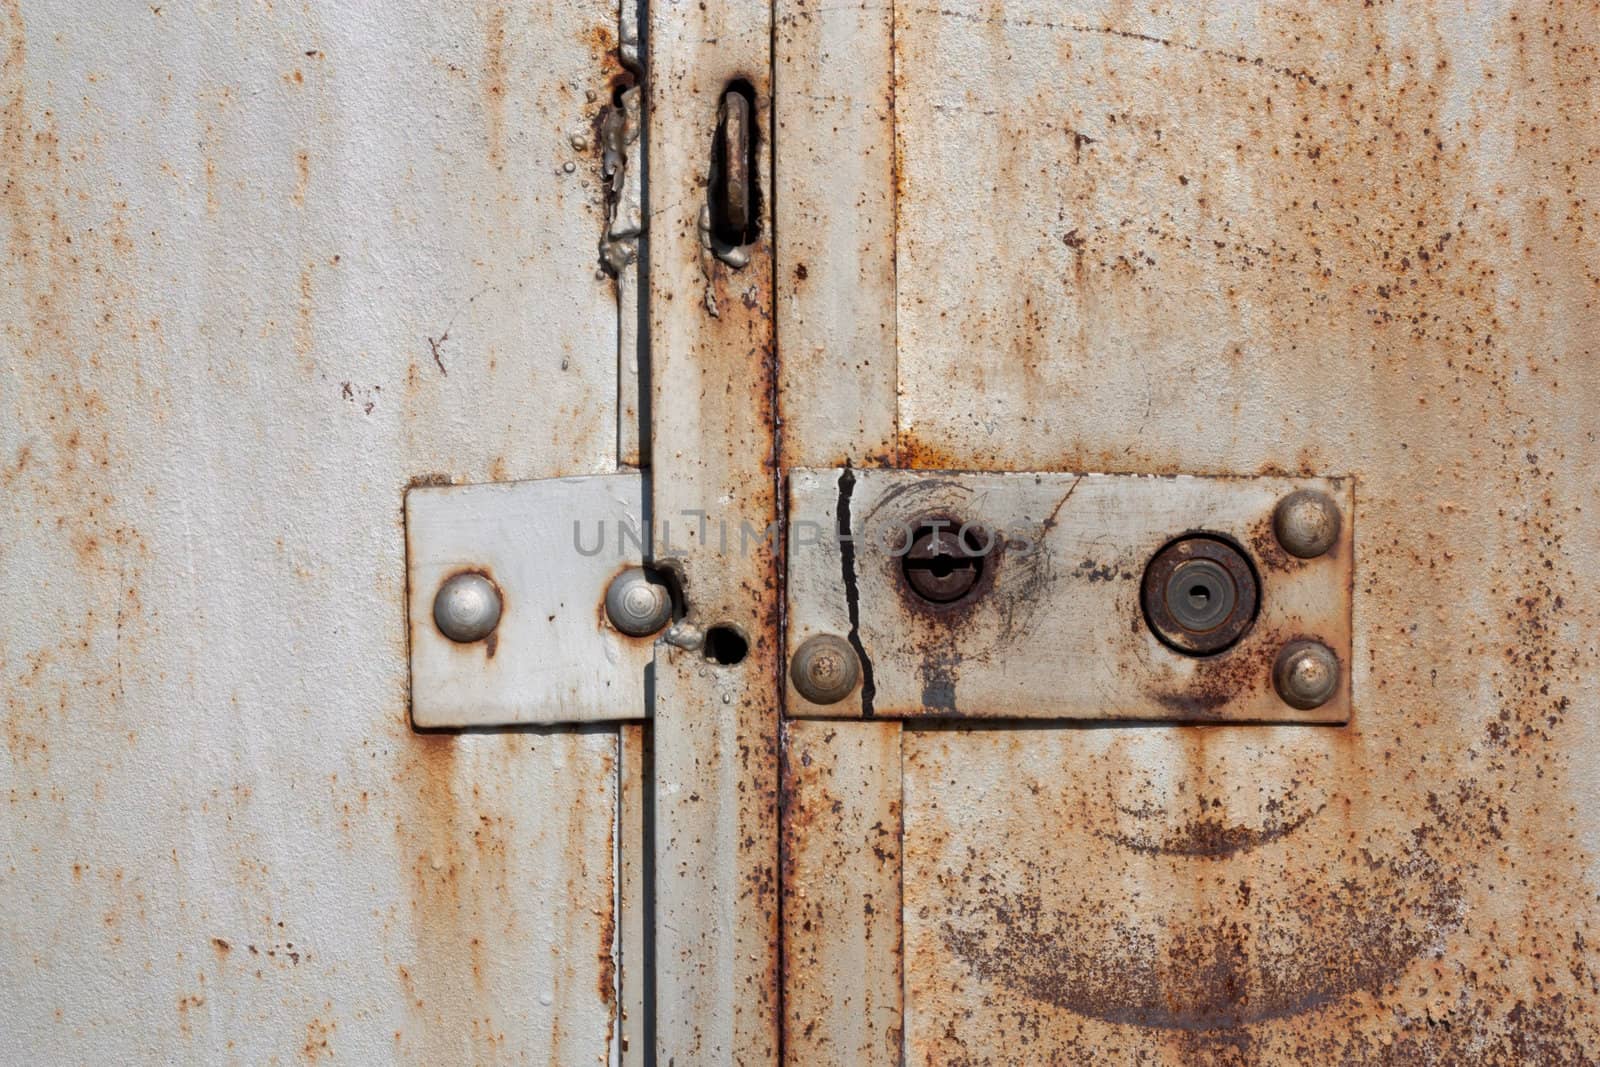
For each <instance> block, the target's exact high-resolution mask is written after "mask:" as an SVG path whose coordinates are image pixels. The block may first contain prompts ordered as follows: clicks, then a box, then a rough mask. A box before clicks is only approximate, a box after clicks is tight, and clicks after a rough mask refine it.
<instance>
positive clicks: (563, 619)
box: [405, 471, 653, 729]
mask: <svg viewBox="0 0 1600 1067" xmlns="http://www.w3.org/2000/svg"><path fill="white" fill-rule="evenodd" d="M643 492H644V489H643V480H642V477H641V475H640V474H639V473H638V472H637V471H630V472H623V473H618V474H604V475H594V476H590V477H582V478H554V479H548V480H543V481H527V482H507V483H503V484H493V485H452V486H426V487H419V488H414V489H412V490H410V491H409V492H407V493H406V502H405V509H406V582H407V612H408V619H409V627H410V636H411V718H412V722H413V723H414V724H415V725H416V726H418V727H420V728H424V729H426V728H435V727H438V728H443V727H483V726H507V725H516V724H522V723H582V722H601V721H614V720H619V719H642V718H644V717H646V714H647V701H646V693H645V671H646V669H647V668H648V666H649V664H650V662H651V658H652V656H653V651H652V648H651V644H652V640H653V639H652V637H649V636H646V637H631V636H629V635H627V634H624V633H622V632H621V631H619V630H618V629H617V628H616V627H614V626H613V625H611V623H610V621H609V619H608V618H607V616H606V610H605V596H606V590H607V589H608V588H609V586H610V583H611V581H612V579H613V578H614V577H616V576H617V575H618V574H620V573H622V572H623V571H625V570H627V569H628V568H629V567H636V566H638V565H639V564H640V563H641V561H642V559H643V555H644V551H645V550H646V549H647V548H648V545H649V541H648V530H646V529H645V528H644V527H643V526H642V525H641V513H642V511H643ZM467 572H475V573H478V574H482V575H483V576H485V577H486V578H488V579H489V580H490V581H491V582H492V583H494V585H495V587H496V588H497V589H498V590H499V593H500V596H501V598H502V608H501V615H500V618H499V622H498V625H496V626H495V628H494V630H493V632H491V633H490V634H489V635H488V636H487V637H485V638H484V639H482V640H478V641H472V642H467V643H458V642H456V641H452V640H450V639H449V638H448V637H446V636H444V634H443V633H441V632H440V630H439V627H438V626H437V625H436V623H435V620H434V601H435V598H436V597H437V595H438V593H439V590H440V589H441V588H442V587H443V585H444V583H445V582H446V581H447V580H448V579H450V578H451V577H452V576H453V575H456V574H461V573H467Z"/></svg>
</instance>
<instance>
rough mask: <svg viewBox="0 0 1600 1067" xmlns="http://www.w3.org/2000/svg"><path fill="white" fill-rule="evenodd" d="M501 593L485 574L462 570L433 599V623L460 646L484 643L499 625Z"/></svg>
mask: <svg viewBox="0 0 1600 1067" xmlns="http://www.w3.org/2000/svg"><path fill="white" fill-rule="evenodd" d="M500 609H501V600H500V590H499V589H497V588H496V587H495V584H494V583H493V582H491V581H490V580H489V579H488V578H486V577H485V576H484V575H481V574H478V573H477V572H476V571H463V572H462V573H460V574H453V575H451V576H450V577H449V578H447V579H445V582H444V584H443V585H441V586H440V587H439V592H438V593H436V594H435V595H434V598H433V624H434V625H435V626H437V627H438V628H439V632H440V633H442V634H444V635H445V636H446V637H448V638H449V639H450V640H452V641H455V642H457V643H458V644H463V645H469V644H471V643H472V642H474V641H482V640H483V639H484V638H485V637H488V636H489V635H490V634H492V633H494V628H495V627H496V626H499V625H500Z"/></svg>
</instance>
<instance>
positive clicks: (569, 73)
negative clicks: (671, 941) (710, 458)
mask: <svg viewBox="0 0 1600 1067" xmlns="http://www.w3.org/2000/svg"><path fill="white" fill-rule="evenodd" d="M619 14H620V12H619V10H618V5H617V4H616V3H615V0H560V2H558V3H553V4H539V5H514V4H475V3H446V4H435V3H393V4H388V5H384V7H383V9H382V10H376V9H374V8H373V7H372V6H371V5H365V4H358V3H333V4H305V5H302V4H238V5H233V4H222V5H214V4H203V5H191V4H179V3H161V2H157V3H151V4H142V3H141V4H120V3H83V2H77V0H68V2H54V0H25V2H20V3H19V2H7V3H0V57H3V68H0V71H3V73H0V201H3V205H4V218H3V221H0V337H3V340H0V351H3V353H4V367H3V369H0V505H3V506H0V510H3V512H4V518H3V519H0V600H3V602H4V604H5V612H4V620H3V621H0V692H3V695H4V707H3V711H0V718H3V722H4V727H5V729H4V742H5V743H4V747H3V748H0V808H3V811H0V842H3V844H0V1020H3V1021H0V1035H3V1038H0V1044H3V1046H4V1049H5V1051H4V1053H3V1058H4V1059H6V1060H7V1061H8V1062H18V1063H21V1062H33V1063H116V1062H129V1063H175V1062H187V1063H204V1064H217V1063H288V1062H336V1063H350V1062H355V1063H379V1062H385V1061H398V1062H412V1063H486V1062H494V1061H500V1060H504V1061H515V1062H542V1063H563V1064H583V1063H591V1064H604V1063H607V1062H609V1061H611V1060H612V1059H614V1058H615V1056H616V1054H617V1040H616V1037H615V1035H614V1028H615V1020H616V1014H617V1007H616V1006H617V995H616V990H615V985H616V979H615V973H614V970H615V958H616V952H615V948H614V945H615V941H616V935H615V931H614V924H615V909H614V903H613V901H614V897H615V880H616V879H615V875H616V869H617V865H616V862H615V858H614V857H615V826H616V807H617V785H616V781H617V761H618V739H617V737H618V729H617V727H616V726H615V725H606V724H600V725H596V726H592V727H584V728H567V727H559V728H556V727H551V728H539V727H528V728H521V729H517V730H512V731H504V732H498V733H489V732H419V731H415V730H413V729H412V727H411V724H410V723H409V722H408V718H407V708H408V682H407V648H408V638H407V619H406V609H405V599H406V598H405V592H406V587H405V574H406V571H405V529H404V525H403V518H402V510H401V502H402V499H403V496H404V494H405V492H406V488H407V486H408V484H417V483H425V484H436V483H447V482H449V483H467V482H489V481H503V480H508V479H516V478H547V477H555V476H560V475H573V474H597V473H601V472H606V471H614V470H615V469H616V468H617V465H618V461H619V450H618V439H617V426H618V417H617V411H618V406H619V402H618V393H619V388H618V371H617V368H618V360H617V352H618V346H619V332H620V333H625V332H626V331H627V330H628V329H629V326H628V323H627V322H626V321H625V320H624V321H622V322H621V323H620V324H619V315H618V304H617V291H616V286H617V283H616V282H615V281H614V280H613V279H612V278H611V277H608V276H606V275H604V274H600V275H597V268H599V267H600V266H601V264H600V263H599V257H598V254H597V251H598V244H599V241H600V238H601V236H602V234H603V233H604V232H605V231H606V227H607V217H608V207H607V202H608V195H607V184H608V183H607V181H606V177H605V170H606V161H605V160H604V159H603V158H602V156H603V153H602V146H601V144H600V142H599V139H598V137H597V130H596V125H597V123H598V122H599V121H600V120H601V118H602V116H603V113H605V112H606V110H607V109H609V108H612V107H613V103H614V101H613V94H614V92H615V91H616V90H617V89H618V88H619V87H620V85H621V84H625V83H626V81H627V75H626V74H625V71H624V68H623V66H622V64H621V56H620V55H619V48H618V26H619Z"/></svg>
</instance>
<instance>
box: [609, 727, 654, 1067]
mask: <svg viewBox="0 0 1600 1067" xmlns="http://www.w3.org/2000/svg"><path fill="white" fill-rule="evenodd" d="M649 729H650V728H649V726H648V725H647V724H645V723H623V724H622V725H621V726H619V727H618V729H617V1062H618V1063H619V1064H620V1065H621V1067H644V1065H645V1064H647V1063H650V1062H652V1060H651V1055H652V1053H653V1051H654V1050H653V1049H652V1045H653V1043H654V1037H653V1033H654V1032H653V1030H652V1028H651V1026H650V1022H649V1012H650V1011H651V1009H652V1008H653V1007H654V1005H652V1004H651V1003H650V969H651V962H652V953H651V952H650V948H649V945H650V942H651V936H652V931H651V925H652V919H653V915H652V914H651V911H650V883H651V872H650V862H651V859H652V857H653V848H652V844H651V841H650V823H651V819H650V795H651V792H652V786H651V779H652V777H653V776H654V773H655V766H654V761H653V760H652V759H651V758H650V734H649Z"/></svg>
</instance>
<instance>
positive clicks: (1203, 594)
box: [1189, 585, 1211, 611]
mask: <svg viewBox="0 0 1600 1067" xmlns="http://www.w3.org/2000/svg"><path fill="white" fill-rule="evenodd" d="M1209 603H1211V590H1209V589H1207V588H1206V587H1205V586H1203V585H1191V586H1190V587H1189V606H1190V607H1192V608H1194V609H1195V610H1196V611H1204V610H1205V609H1206V605H1207V604H1209Z"/></svg>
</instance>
